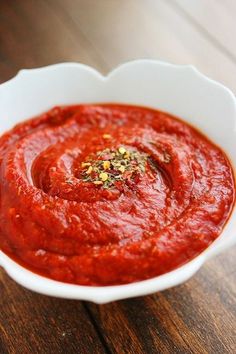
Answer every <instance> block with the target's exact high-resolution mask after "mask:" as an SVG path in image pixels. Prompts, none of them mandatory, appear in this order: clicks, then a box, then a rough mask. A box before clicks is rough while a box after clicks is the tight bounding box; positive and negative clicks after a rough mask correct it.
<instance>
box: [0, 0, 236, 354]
mask: <svg viewBox="0 0 236 354" xmlns="http://www.w3.org/2000/svg"><path fill="white" fill-rule="evenodd" d="M235 19H236V1H235V0H41V1H37V0H0V82H3V81H5V80H7V79H9V78H10V77H12V76H14V75H15V74H16V72H17V71H18V70H19V69H21V68H31V67H37V66H43V65H47V64H50V63H56V62H62V61H79V62H82V63H86V64H89V65H92V66H94V67H95V68H97V69H98V70H100V71H101V72H102V73H107V72H108V71H109V70H110V69H112V68H113V67H115V66H116V65H118V64H119V63H121V62H123V61H127V60H130V59H134V58H156V59H161V60H167V61H171V62H173V63H180V64H184V63H188V64H194V65H196V66H197V67H198V68H199V69H200V70H201V71H203V72H204V73H205V74H207V75H209V76H210V77H212V78H214V79H216V80H219V81H221V82H222V83H224V84H226V85H227V86H228V87H230V88H231V89H232V90H233V91H234V92H236V45H235V35H236V21H235ZM235 236H236V235H235ZM235 250H236V248H233V249H231V250H229V251H228V252H226V253H224V254H222V255H220V256H218V257H217V258H216V259H214V260H212V261H209V262H208V263H207V264H206V265H205V266H204V267H203V268H202V269H201V271H200V272H198V274H197V275H196V276H194V277H193V278H192V279H191V280H189V281H188V282H187V283H185V284H184V285H181V286H178V287H176V288H173V289H170V290H167V291H164V292H162V293H158V294H155V295H152V296H146V297H140V298H136V299H131V300H126V301H119V302H114V303H110V304H108V305H102V306H98V305H94V304H91V303H87V302H80V301H69V300H62V299H55V298H50V297H46V296H42V295H38V294H34V293H32V292H30V291H28V290H25V289H23V288H22V287H20V286H19V285H17V284H16V283H15V282H13V281H12V280H11V279H10V278H9V277H8V276H7V275H6V274H5V272H4V271H3V270H1V271H0V305H1V307H0V354H5V353H17V354H18V353H19V354H25V353H40V354H44V353H53V354H57V353H63V354H64V353H66V354H67V353H68V354H70V353H82V354H83V353H118V354H122V353H131V354H132V353H133V354H139V353H148V354H151V353H212V354H216V353H220V354H222V353H236V266H235Z"/></svg>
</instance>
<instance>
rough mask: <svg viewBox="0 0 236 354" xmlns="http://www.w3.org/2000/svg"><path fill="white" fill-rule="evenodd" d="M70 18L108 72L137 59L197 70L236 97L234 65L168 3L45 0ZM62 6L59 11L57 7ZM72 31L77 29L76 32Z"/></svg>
mask: <svg viewBox="0 0 236 354" xmlns="http://www.w3.org/2000/svg"><path fill="white" fill-rule="evenodd" d="M46 1H48V2H49V1H50V3H51V4H53V5H54V6H55V8H56V11H57V12H59V13H63V14H64V13H67V15H68V21H69V19H70V21H69V22H68V26H69V25H70V24H71V26H73V28H74V29H75V28H77V29H78V30H80V31H81V30H82V31H83V33H84V35H85V36H86V38H88V40H89V42H90V43H91V44H92V45H93V46H94V47H95V48H96V51H97V52H98V53H99V54H100V55H101V56H103V58H104V60H105V61H106V62H108V63H109V65H108V67H109V69H111V68H113V67H114V66H116V65H118V64H119V63H121V62H124V61H127V60H131V59H134V58H144V57H148V58H156V59H161V60H167V61H170V62H173V63H177V64H193V65H196V66H197V67H198V68H199V70H201V71H203V72H204V73H205V74H206V75H209V76H210V77H212V78H214V79H216V80H219V81H221V82H222V83H224V84H225V85H227V86H229V87H230V88H231V89H232V90H234V91H235V92H236V82H235V80H234V77H235V74H236V69H235V68H236V66H235V63H234V62H232V60H231V59H230V58H229V57H228V56H227V55H226V54H225V53H223V52H222V51H220V50H219V48H217V47H215V45H214V44H213V43H211V42H209V40H208V38H206V37H205V36H204V35H203V34H202V33H200V32H199V31H198V29H196V28H195V27H194V26H193V25H192V24H191V23H189V21H188V20H186V18H184V17H183V16H182V15H181V14H180V13H179V12H178V11H176V9H175V8H173V6H172V5H171V3H170V2H167V1H165V0H147V1H145V2H144V1H143V0H127V1H116V0H105V1H99V2H96V1H94V0H87V1H86V2H84V1H83V0H78V1H74V0H67V1H66V2H65V1H63V0H46ZM58 4H60V7H59V6H58ZM72 30H73V29H72Z"/></svg>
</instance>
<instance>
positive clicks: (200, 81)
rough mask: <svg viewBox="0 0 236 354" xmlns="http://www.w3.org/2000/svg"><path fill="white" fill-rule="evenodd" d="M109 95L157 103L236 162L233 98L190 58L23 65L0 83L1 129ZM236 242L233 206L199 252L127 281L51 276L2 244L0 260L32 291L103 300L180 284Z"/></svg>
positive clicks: (235, 104) (110, 98) (132, 101)
mask: <svg viewBox="0 0 236 354" xmlns="http://www.w3.org/2000/svg"><path fill="white" fill-rule="evenodd" d="M86 102H87V103H96V102H113V103H114V102H115V103H118V102H120V103H130V104H136V105H144V106H147V107H152V108H157V109H160V110H163V111H166V112H169V113H172V114H174V115H176V116H179V117H181V118H182V119H183V120H184V121H186V122H188V123H190V124H192V125H193V126H195V127H197V128H198V129H199V130H200V131H202V132H203V133H204V134H206V135H207V136H208V137H209V138H210V139H211V140H212V141H213V142H215V143H216V144H217V145H219V146H220V147H222V149H223V150H224V151H225V152H226V154H227V155H228V157H229V159H230V161H231V163H232V166H233V168H234V171H235V170H236V153H235V152H236V99H235V97H234V95H233V93H232V92H231V91H230V90H229V89H227V88H226V87H224V86H223V85H221V84H220V83H217V82H215V81H213V80H211V79H209V78H207V77H206V76H204V75H203V74H201V73H200V72H199V71H197V70H196V69H195V68H194V67H193V66H191V65H187V66H177V65H172V64H168V63H164V62H159V61H153V60H136V61H133V62H128V63H125V64H122V65H121V66H119V67H118V68H116V69H114V70H113V71H112V72H110V73H109V74H108V75H107V76H103V75H101V74H100V73H99V72H97V71H96V70H94V69H93V68H91V67H89V66H86V65H82V64H78V63H62V64H55V65H50V66H47V67H43V68H38V69H30V70H21V71H20V72H19V73H18V74H17V75H16V76H15V77H14V78H13V79H11V80H9V81H8V82H5V83H3V84H2V85H0V134H2V133H3V132H5V131H6V130H8V129H10V128H11V127H12V126H14V125H15V124H17V123H19V122H21V121H23V120H25V119H26V118H30V117H32V116H34V115H38V114H40V113H42V112H44V111H46V110H48V109H50V108H51V107H53V106H55V105H68V104H74V103H86ZM234 243H236V210H235V208H234V210H233V212H232V214H231V217H230V219H229V220H228V222H227V224H226V226H225V228H224V230H223V232H222V233H221V235H220V236H219V238H218V239H217V240H216V241H215V242H214V243H213V244H212V245H211V246H210V247H209V248H208V249H206V250H205V251H204V252H203V253H201V254H200V255H199V256H198V257H196V258H195V259H193V260H192V261H190V262H188V263H187V264H185V265H183V266H181V267H180V268H178V269H176V270H174V271H171V272H169V273H166V274H164V275H161V276H158V277H155V278H152V279H149V280H145V281H140V282H136V283H132V284H127V285H117V286H104V287H102V286H101V287H94V286H80V285H72V284H66V283H62V282H58V281H54V280H51V279H48V278H45V277H42V276H39V275H37V274H34V273H33V272H31V271H29V270H27V269H25V268H23V267H22V266H20V265H19V264H17V263H15V262H14V261H13V260H11V259H10V258H9V257H7V256H6V255H5V254H4V253H3V252H0V265H1V266H2V267H3V268H4V269H5V270H6V272H7V273H8V274H9V275H10V276H11V277H12V278H13V279H14V280H15V281H16V282H18V283H19V284H21V285H23V286H24V287H26V288H28V289H31V290H33V291H36V292H38V293H42V294H46V295H52V296H57V297H63V298H70V299H81V300H89V301H93V302H95V303H100V304H101V303H106V302H110V301H114V300H118V299H125V298H130V297H134V296H140V295H146V294H151V293H154V292H157V291H160V290H164V289H167V288H170V287H172V286H175V285H178V284H181V283H183V282H185V281H186V280H187V279H189V278H190V277H191V276H192V275H193V274H194V273H196V271H197V270H198V269H199V268H200V267H201V266H202V265H203V263H204V262H205V261H207V260H208V259H210V258H211V257H213V256H215V255H216V254H218V253H220V252H223V251H224V250H226V249H227V248H229V247H231V246H232V245H233V244H234Z"/></svg>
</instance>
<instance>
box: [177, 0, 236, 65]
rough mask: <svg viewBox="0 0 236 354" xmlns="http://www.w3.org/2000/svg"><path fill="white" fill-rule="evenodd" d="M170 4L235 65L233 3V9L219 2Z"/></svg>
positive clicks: (185, 0)
mask: <svg viewBox="0 0 236 354" xmlns="http://www.w3.org/2000/svg"><path fill="white" fill-rule="evenodd" d="M171 3H172V4H174V5H177V9H179V11H181V12H182V14H183V16H184V17H186V18H187V19H188V20H189V21H191V22H192V23H193V25H194V26H197V27H198V28H199V27H200V28H199V30H200V31H202V32H203V33H204V34H205V35H206V36H207V37H208V38H209V40H210V41H212V42H214V43H215V45H216V46H218V47H219V48H220V49H221V50H222V51H223V52H224V53H225V54H226V55H228V56H229V57H230V58H231V59H232V60H233V61H234V62H235V63H236V47H235V40H234V33H235V16H236V5H235V1H234V8H233V9H232V6H231V7H227V6H226V2H225V1H220V0H217V1H216V0H201V1H198V0H192V1H188V0H172V1H171ZM231 4H232V3H231ZM232 10H233V11H232ZM216 24H217V25H216Z"/></svg>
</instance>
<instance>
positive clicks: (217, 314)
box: [89, 248, 236, 354]
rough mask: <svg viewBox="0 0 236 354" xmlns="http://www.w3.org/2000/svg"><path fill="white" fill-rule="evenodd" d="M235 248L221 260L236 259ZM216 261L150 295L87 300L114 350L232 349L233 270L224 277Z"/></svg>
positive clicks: (235, 315)
mask: <svg viewBox="0 0 236 354" xmlns="http://www.w3.org/2000/svg"><path fill="white" fill-rule="evenodd" d="M235 250H236V248H234V249H233V250H231V251H230V252H227V253H226V254H225V255H224V262H226V261H225V260H226V258H227V259H228V258H231V259H232V260H233V259H234V257H235ZM222 257H223V256H220V257H219V260H218V261H219V262H220V258H222ZM216 263H217V262H215V260H212V261H210V262H208V263H207V264H206V266H204V268H202V270H200V272H198V274H197V275H196V276H194V277H193V278H192V279H190V280H189V281H188V282H187V283H185V284H183V285H180V286H178V287H175V288H173V289H169V290H166V291H164V292H162V293H158V294H155V295H153V296H146V297H140V298H136V299H131V300H125V301H121V302H114V303H111V304H108V305H103V306H97V305H92V304H89V307H90V310H91V312H92V314H93V315H94V317H95V319H96V323H97V325H98V326H99V327H100V328H101V332H102V333H103V334H104V336H105V340H106V342H107V345H108V346H109V347H110V348H111V350H112V352H113V353H121V352H122V353H202V354H204V353H206V354H207V353H232V354H233V353H235V348H236V326H235V323H236V306H235V302H236V272H234V273H233V274H231V278H227V277H225V269H224V268H222V267H221V269H220V267H217V268H216ZM225 265H226V263H225Z"/></svg>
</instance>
